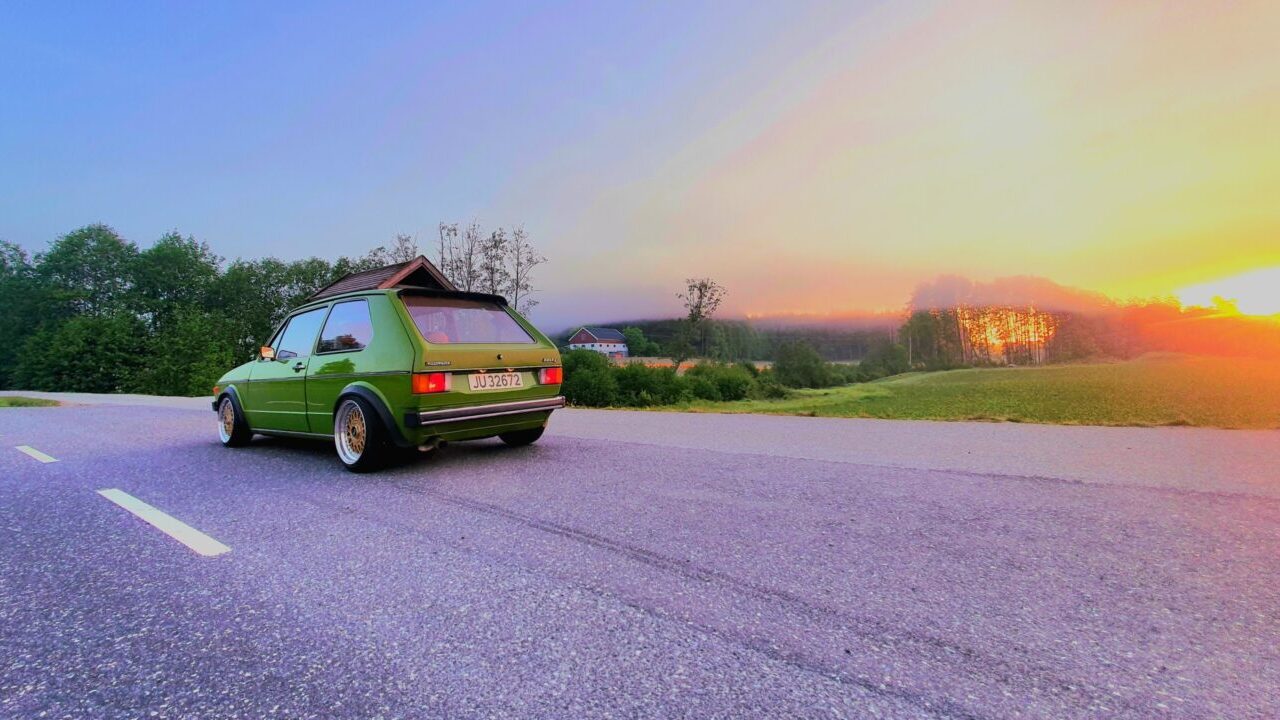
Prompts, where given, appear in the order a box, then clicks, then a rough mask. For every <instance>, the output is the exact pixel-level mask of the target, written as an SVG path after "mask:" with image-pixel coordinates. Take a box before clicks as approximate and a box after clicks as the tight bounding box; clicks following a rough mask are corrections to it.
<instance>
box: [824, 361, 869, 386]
mask: <svg viewBox="0 0 1280 720" xmlns="http://www.w3.org/2000/svg"><path fill="white" fill-rule="evenodd" d="M827 372H828V373H829V374H830V376H831V382H832V384H833V385H849V384H852V383H856V382H860V380H861V374H860V371H859V366H857V365H849V364H846V363H831V364H830V365H828V366H827Z"/></svg>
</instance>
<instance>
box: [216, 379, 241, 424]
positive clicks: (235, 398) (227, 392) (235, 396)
mask: <svg viewBox="0 0 1280 720" xmlns="http://www.w3.org/2000/svg"><path fill="white" fill-rule="evenodd" d="M224 397H229V398H231V404H232V405H235V406H236V412H238V413H240V418H241V419H242V420H244V424H245V425H248V424H249V416H248V415H245V414H244V403H242V402H240V392H239V391H238V390H236V386H235V385H228V386H226V387H225V388H223V389H222V392H220V393H218V397H216V398H214V400H213V411H214V412H218V405H220V404H221V403H222V398H224Z"/></svg>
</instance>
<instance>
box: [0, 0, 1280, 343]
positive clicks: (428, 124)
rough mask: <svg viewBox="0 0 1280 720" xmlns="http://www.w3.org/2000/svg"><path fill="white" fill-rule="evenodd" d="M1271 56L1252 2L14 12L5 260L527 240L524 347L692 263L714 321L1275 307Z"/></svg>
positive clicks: (1272, 48)
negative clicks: (1015, 294) (1100, 296)
mask: <svg viewBox="0 0 1280 720" xmlns="http://www.w3.org/2000/svg"><path fill="white" fill-rule="evenodd" d="M266 7H269V9H264V8H266ZM1277 38H1280V3H1276V2H1257V3H1246V2H1241V3H1232V2H1202V3H1190V2H1188V3H1168V2H1152V3H1140V2H1125V3H1115V2H1105V3H1084V2H1059V3H1044V2H1033V3H1027V2H1023V3H1013V2H1009V3H998V2H978V3H945V4H941V3H940V4H936V5H935V4H932V3H905V2H903V3H899V2H894V3H860V4H859V3H852V2H841V3H825V4H805V3H797V2H786V3H782V2H779V3H773V4H769V5H765V4H763V3H715V4H694V3H685V2H679V3H671V4H665V5H657V4H651V3H627V4H612V5H610V4H605V3H560V4H541V3H526V4H512V5H488V4H471V3H468V4H459V5H457V6H452V7H445V8H434V9H433V8H424V7H421V4H420V3H406V4H404V5H402V6H398V7H397V6H392V5H382V6H381V8H380V9H376V10H369V9H367V8H356V7H347V8H343V7H341V6H337V5H334V6H324V5H320V4H306V5H299V6H296V7H293V8H287V7H284V6H283V5H275V4H271V5H270V6H267V5H264V4H261V3H252V4H250V3H245V4H241V5H231V4H222V3H213V4H208V5H205V6H201V7H194V6H189V7H181V8H179V7H178V6H176V5H169V4H164V5H155V6H143V5H136V6H132V7H131V8H130V9H128V10H121V9H117V8H116V7H114V6H113V5H109V4H103V5H102V6H101V7H100V9H98V10H85V9H83V8H81V9H77V10H66V9H62V8H55V7H53V6H52V5H49V4H31V5H29V6H28V7H27V8H26V9H15V8H14V7H13V6H8V7H7V8H6V9H4V10H0V67H2V68H3V70H0V159H2V161H0V239H5V240H11V241H15V242H18V243H20V244H22V245H23V246H25V247H27V248H28V249H30V250H33V251H35V250H39V249H41V248H42V247H44V245H45V244H46V243H47V242H48V241H49V240H51V239H53V238H54V237H56V236H57V235H59V234H62V233H64V232H67V231H68V230H71V229H73V228H75V227H78V226H80V225H84V224H87V223H91V222H106V223H108V224H110V225H113V226H114V227H115V228H116V229H117V230H119V231H120V232H121V233H122V234H124V235H125V236H126V237H128V238H130V239H132V240H135V241H137V242H139V243H140V244H143V245H146V244H149V243H150V242H151V241H152V240H154V239H155V238H156V237H158V236H159V235H160V234H162V233H163V232H165V231H167V230H170V229H173V228H177V229H178V230H180V231H181V232H183V233H189V234H193V235H195V236H197V237H199V238H201V239H203V240H206V241H208V242H209V243H210V244H211V245H212V246H213V247H214V248H215V249H216V250H217V251H218V252H220V253H221V254H223V255H226V256H228V257H234V256H237V255H239V256H245V257H256V256H259V255H264V254H271V255H277V256H280V257H283V258H290V259H291V258H298V257H303V256H307V255H313V254H318V255H321V256H327V257H335V256H337V255H340V254H359V253H362V252H363V251H365V250H366V249H368V248H369V247H371V246H373V245H376V244H381V243H384V242H386V241H387V240H389V239H390V238H391V236H392V235H394V234H395V233H397V232H408V233H418V234H419V235H420V237H421V239H422V240H423V241H424V244H427V243H428V242H429V241H431V240H432V239H433V238H434V235H435V226H436V223H437V222H439V221H442V220H444V221H462V222H466V221H468V220H472V219H476V220H478V221H480V222H481V223H483V224H485V225H487V226H496V225H505V226H511V225H514V224H523V225H524V226H525V228H526V229H527V230H528V231H529V233H530V235H531V237H532V238H533V239H534V241H535V242H536V243H537V244H538V245H539V246H540V248H541V249H542V251H543V252H544V254H545V255H547V256H548V257H549V258H550V259H551V262H550V263H549V264H548V265H547V266H546V267H545V269H544V270H543V271H542V273H541V275H540V276H539V285H540V286H541V287H542V288H543V292H542V300H543V305H542V307H541V308H539V310H538V311H537V313H536V314H535V318H536V319H537V320H538V321H539V322H540V323H542V324H544V325H547V326H557V325H560V324H567V323H570V322H577V321H604V320H610V319H621V318H626V317H640V316H653V315H662V314H665V313H669V312H672V311H673V310H674V309H675V307H676V303H677V301H676V300H675V298H674V293H675V292H676V290H677V289H678V286H679V285H680V282H681V280H682V279H683V278H685V277H688V276H693V275H708V276H711V277H714V278H716V279H718V280H719V281H720V282H722V283H723V284H724V285H726V286H727V287H728V288H729V291H730V295H729V300H728V303H727V310H728V311H729V312H731V313H747V312H752V313H767V312H818V313H822V312H837V311H847V310H858V309H887V308H898V307H901V306H902V305H903V304H904V303H905V302H906V301H907V299H908V297H909V296H910V294H911V291H912V288H913V287H915V286H916V285H917V284H918V283H920V282H922V281H927V280H929V279H931V278H933V277H935V276H937V275H939V274H959V275H964V276H968V277H972V278H974V279H978V280H990V279H993V278H997V277H1002V276H1009V275H1039V276H1044V277H1048V278H1052V279H1053V280H1055V281H1057V282H1059V283H1062V284H1065V285H1070V286H1074V287H1080V288H1085V289H1088V290H1094V291H1100V292H1104V293H1107V294H1110V295H1113V296H1120V297H1130V296H1151V295H1173V294H1180V296H1181V297H1183V299H1184V300H1186V301H1188V302H1193V301H1194V302H1209V301H1211V299H1212V297H1213V296H1214V295H1217V294H1221V292H1226V293H1228V294H1229V293H1231V292H1235V291H1237V290H1240V292H1245V293H1252V294H1253V298H1252V299H1251V300H1249V299H1244V302H1242V305H1241V307H1242V308H1244V307H1245V304H1248V305H1249V307H1255V308H1257V310H1258V311H1259V312H1280V291H1277V290H1276V287H1277V283H1273V282H1271V280H1275V279H1277V278H1280V271H1274V270H1270V268H1276V267H1280V45H1278V44H1277ZM1242 273H1248V274H1247V275H1245V276H1244V277H1243V278H1242V279H1240V280H1224V278H1230V277H1232V276H1236V275H1240V274H1242ZM1259 278H1261V279H1259ZM1242 288H1243V290H1241V289H1242ZM1219 291H1221V292H1219ZM1273 303H1274V304H1273Z"/></svg>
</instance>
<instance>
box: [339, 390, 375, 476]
mask: <svg viewBox="0 0 1280 720" xmlns="http://www.w3.org/2000/svg"><path fill="white" fill-rule="evenodd" d="M333 441H334V445H335V446H337V449H338V457H340V458H342V462H343V463H345V464H346V465H355V464H357V463H359V462H360V458H362V457H364V454H365V451H366V450H367V449H368V444H369V422H368V419H367V418H365V416H364V409H363V408H361V407H360V403H358V402H356V401H355V400H353V399H350V398H349V399H347V400H343V401H342V405H340V406H339V407H338V415H337V417H336V418H334V423H333Z"/></svg>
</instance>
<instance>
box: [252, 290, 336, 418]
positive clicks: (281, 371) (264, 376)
mask: <svg viewBox="0 0 1280 720" xmlns="http://www.w3.org/2000/svg"><path fill="white" fill-rule="evenodd" d="M327 311H328V307H320V308H316V309H314V310H307V311H305V312H301V313H298V314H297V315H294V316H293V317H291V318H289V320H288V321H287V322H286V323H285V326H284V328H283V329H282V330H281V331H280V332H279V333H278V334H277V335H276V339H275V342H274V344H273V345H272V346H271V347H272V349H273V350H275V359H273V360H259V361H258V362H257V363H256V364H254V366H253V368H252V370H250V373H249V398H248V399H247V401H246V402H245V415H246V417H247V419H248V421H249V425H250V427H253V428H254V429H261V430H285V431H290V432H309V431H310V427H309V426H308V423H307V383H306V379H307V365H308V363H309V362H310V359H311V353H312V351H313V349H314V348H315V344H316V335H318V334H319V333H320V325H321V324H322V323H323V322H324V316H325V313H326V312H327Z"/></svg>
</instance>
